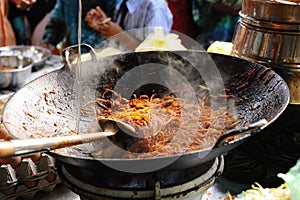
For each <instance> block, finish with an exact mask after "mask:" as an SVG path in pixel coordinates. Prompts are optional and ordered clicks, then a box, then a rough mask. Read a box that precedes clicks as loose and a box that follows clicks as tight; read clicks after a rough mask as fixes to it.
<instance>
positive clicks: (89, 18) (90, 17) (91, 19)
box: [85, 6, 107, 30]
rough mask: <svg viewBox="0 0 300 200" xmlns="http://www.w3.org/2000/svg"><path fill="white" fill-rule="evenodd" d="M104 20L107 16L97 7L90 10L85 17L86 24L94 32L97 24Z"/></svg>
mask: <svg viewBox="0 0 300 200" xmlns="http://www.w3.org/2000/svg"><path fill="white" fill-rule="evenodd" d="M105 19H107V16H106V14H105V13H104V12H103V10H102V9H101V8H100V7H99V6H97V7H96V8H93V9H91V10H90V11H89V12H88V13H87V14H86V17H85V21H86V22H87V24H88V25H89V26H90V27H91V28H92V29H94V30H98V24H99V23H101V22H102V21H103V20H105Z"/></svg>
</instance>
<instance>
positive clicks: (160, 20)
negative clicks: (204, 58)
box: [0, 0, 242, 53]
mask: <svg viewBox="0 0 300 200" xmlns="http://www.w3.org/2000/svg"><path fill="white" fill-rule="evenodd" d="M241 4H242V0H140V1H135V0H101V1H100V0H88V1H87V0H82V5H80V2H79V0H1V1H0V8H1V12H0V28H1V31H0V46H8V45H40V46H44V47H47V48H49V49H51V50H52V51H53V53H57V50H59V49H62V48H64V47H66V46H69V45H73V44H77V43H78V22H79V20H80V19H79V17H78V14H81V15H82V18H81V19H82V20H81V21H80V22H81V25H82V26H81V27H82V28H81V43H87V44H90V45H91V46H93V47H95V46H97V44H99V43H100V42H102V41H103V40H105V39H106V38H109V37H112V36H113V35H115V34H118V33H120V32H122V31H123V30H131V29H136V28H143V27H157V26H160V27H163V28H164V29H165V30H173V31H177V32H179V33H183V34H185V35H187V36H189V37H191V38H192V39H194V40H196V41H198V42H199V43H200V44H202V45H203V47H204V48H206V47H208V46H209V45H210V44H211V43H213V42H214V41H225V42H227V41H231V38H232V36H233V32H234V28H235V25H236V23H237V21H238V19H239V15H238V12H239V10H240V9H241ZM80 6H82V9H81V10H80ZM79 11H81V12H79Z"/></svg>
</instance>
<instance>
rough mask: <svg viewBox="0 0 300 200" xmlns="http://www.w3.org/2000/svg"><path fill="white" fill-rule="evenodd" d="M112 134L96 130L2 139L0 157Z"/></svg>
mask: <svg viewBox="0 0 300 200" xmlns="http://www.w3.org/2000/svg"><path fill="white" fill-rule="evenodd" d="M114 134H115V133H113V132H97V133H86V134H79V135H69V136H61V137H52V138H41V139H23V140H10V141H3V142H0V158H5V157H11V156H22V155H29V154H33V153H37V152H46V151H50V150H54V149H59V148H63V147H70V146H73V145H77V144H83V143H87V142H91V141H95V140H98V139H101V138H104V137H107V136H111V135H114Z"/></svg>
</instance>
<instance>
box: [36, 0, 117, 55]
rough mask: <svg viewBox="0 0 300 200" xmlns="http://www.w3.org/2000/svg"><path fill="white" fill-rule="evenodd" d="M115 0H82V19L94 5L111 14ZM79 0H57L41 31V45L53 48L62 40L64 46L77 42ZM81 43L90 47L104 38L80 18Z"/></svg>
mask: <svg viewBox="0 0 300 200" xmlns="http://www.w3.org/2000/svg"><path fill="white" fill-rule="evenodd" d="M116 3H117V0H86V1H85V0H83V1H82V19H84V18H85V15H86V13H87V12H88V11H89V10H90V9H92V8H95V7H96V6H99V7H101V9H103V10H104V11H105V12H106V13H107V14H108V16H112V15H113V10H114V8H115V5H116ZM79 6H80V5H79V0H68V1H66V0H57V2H56V5H55V7H54V9H53V10H52V13H51V17H50V20H49V22H48V24H47V25H46V28H45V30H44V32H43V36H42V40H43V43H44V44H43V46H45V47H47V48H49V49H54V48H55V47H56V46H57V44H59V43H61V42H62V41H64V46H71V45H75V44H78V13H79ZM81 30H82V32H81V43H85V44H89V45H91V46H92V47H94V46H95V45H97V44H99V43H100V42H101V41H103V40H104V38H103V37H101V36H100V34H99V33H98V32H97V31H95V30H93V29H92V28H90V27H89V26H88V25H87V23H86V22H85V21H84V20H82V26H81Z"/></svg>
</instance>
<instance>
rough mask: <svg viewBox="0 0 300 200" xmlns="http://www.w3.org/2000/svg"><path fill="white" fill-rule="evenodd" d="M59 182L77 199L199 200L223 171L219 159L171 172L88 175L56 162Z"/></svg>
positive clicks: (94, 173) (221, 159)
mask: <svg viewBox="0 0 300 200" xmlns="http://www.w3.org/2000/svg"><path fill="white" fill-rule="evenodd" d="M57 168H58V173H59V175H60V178H61V179H62V181H63V182H64V183H65V184H66V185H67V187H68V188H70V189H71V190H72V191H73V192H75V193H76V194H78V195H79V196H80V199H81V200H114V199H201V197H202V195H203V192H204V191H205V190H207V189H208V188H209V187H210V186H212V185H213V184H214V183H215V182H216V179H217V178H218V177H219V176H220V175H221V173H222V172H223V168H224V159H223V156H220V157H218V158H216V159H215V160H213V161H210V162H207V163H204V164H201V165H199V166H196V167H193V168H189V169H184V170H175V171H170V170H168V171H165V170H161V171H157V172H151V173H143V174H133V173H124V172H120V171H116V170H112V172H111V173H107V172H105V173H102V172H99V171H98V172H92V171H89V170H87V169H84V168H78V167H75V166H71V165H68V164H65V163H58V165H57Z"/></svg>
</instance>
